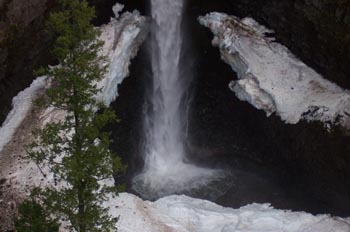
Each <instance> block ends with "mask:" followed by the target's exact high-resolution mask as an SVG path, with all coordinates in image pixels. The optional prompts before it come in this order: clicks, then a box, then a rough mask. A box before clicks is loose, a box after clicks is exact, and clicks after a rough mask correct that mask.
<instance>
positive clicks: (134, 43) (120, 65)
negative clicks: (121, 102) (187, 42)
mask: <svg viewBox="0 0 350 232" xmlns="http://www.w3.org/2000/svg"><path fill="white" fill-rule="evenodd" d="M113 9H114V12H115V14H116V17H119V11H121V10H122V9H123V5H121V4H116V5H115V6H114V8H113ZM100 29H101V32H102V33H101V36H100V39H101V40H102V41H104V42H105V43H104V46H103V49H102V51H101V55H103V56H106V57H107V63H106V65H107V66H108V68H107V73H106V75H105V77H104V78H103V79H102V80H101V81H100V82H99V83H98V87H99V88H101V89H102V91H101V93H99V95H98V96H97V98H98V99H99V100H100V101H101V102H103V103H104V104H105V105H107V106H108V105H109V104H110V103H111V102H112V101H114V100H115V98H116V97H117V95H118V84H120V83H121V82H122V81H123V80H124V78H126V77H127V76H128V75H129V65H130V60H131V59H132V58H134V57H135V56H136V54H137V51H138V48H139V47H140V45H141V43H142V42H143V40H144V39H145V36H146V34H147V20H146V17H144V16H141V15H140V13H139V12H138V11H134V12H133V13H130V12H125V13H123V14H122V15H121V16H120V18H112V19H111V22H110V23H108V24H107V25H103V26H101V28H100ZM46 80H47V78H46V77H45V76H43V77H38V78H37V79H36V80H34V82H33V83H32V84H31V86H30V87H28V88H26V89H25V90H23V91H22V92H20V93H19V94H18V95H17V96H16V97H14V98H13V100H12V110H11V111H10V113H9V114H8V115H7V118H6V120H5V121H4V123H3V124H2V126H1V128H0V135H1V136H0V152H1V151H2V150H3V148H4V146H5V145H6V144H7V143H8V142H9V141H10V140H11V138H12V136H13V135H14V133H15V131H16V129H17V128H18V126H19V125H20V124H21V123H22V122H23V120H24V118H25V117H26V116H27V114H28V113H29V110H30V109H31V107H32V101H33V100H34V99H35V98H36V97H37V96H38V94H39V93H42V92H43V90H44V89H45V87H47V82H46Z"/></svg>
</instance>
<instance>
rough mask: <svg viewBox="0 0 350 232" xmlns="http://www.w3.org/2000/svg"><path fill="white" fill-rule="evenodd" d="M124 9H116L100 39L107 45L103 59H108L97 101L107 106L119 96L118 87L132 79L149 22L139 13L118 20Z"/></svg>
mask: <svg viewBox="0 0 350 232" xmlns="http://www.w3.org/2000/svg"><path fill="white" fill-rule="evenodd" d="M123 8H124V6H123V5H121V4H119V3H117V4H116V5H115V6H114V7H113V12H114V14H115V18H112V19H111V21H110V23H108V24H107V25H103V26H101V27H100V29H101V31H102V34H101V37H100V39H101V40H102V41H104V42H105V44H104V46H103V51H102V55H104V56H107V58H108V62H109V64H108V70H107V75H106V77H105V78H104V79H102V81H101V82H100V83H99V87H100V88H102V91H101V93H100V94H99V96H98V99H99V100H100V101H101V102H103V103H104V104H105V105H109V104H110V103H112V102H113V101H114V100H115V99H116V97H117V96H118V85H119V84H120V83H121V82H122V81H123V80H124V78H125V77H127V76H129V66H130V61H131V60H132V58H134V57H135V56H136V54H137V52H138V50H139V48H140V45H141V44H142V42H143V41H144V39H145V38H146V35H147V32H148V25H147V24H148V23H147V18H146V17H144V16H141V15H140V13H139V12H138V11H137V10H134V11H133V12H132V13H130V12H125V13H123V14H122V15H121V16H120V17H119V13H120V11H122V10H123Z"/></svg>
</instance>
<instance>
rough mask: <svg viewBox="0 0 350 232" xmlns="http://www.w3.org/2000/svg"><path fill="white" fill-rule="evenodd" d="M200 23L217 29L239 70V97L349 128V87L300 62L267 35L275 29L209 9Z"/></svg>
mask: <svg viewBox="0 0 350 232" xmlns="http://www.w3.org/2000/svg"><path fill="white" fill-rule="evenodd" d="M199 22H200V23H201V24H202V25H204V26H206V27H208V28H209V29H210V30H211V31H212V32H213V33H214V36H215V37H214V40H213V45H214V46H218V47H219V48H220V51H221V58H222V59H223V60H224V61H225V62H226V63H228V64H229V65H231V67H232V69H233V70H234V71H235V72H237V74H238V79H239V80H237V81H232V82H231V84H230V88H231V89H232V91H234V92H235V94H236V96H237V97H238V98H239V99H240V100H242V101H247V102H249V103H250V104H252V105H253V106H254V107H255V108H257V109H261V110H264V111H265V112H266V114H267V115H268V116H269V115H271V114H272V113H276V114H277V115H279V116H280V117H281V119H282V120H283V121H285V122H286V123H291V124H295V123H298V122H299V121H300V120H302V119H305V120H307V121H321V122H323V123H324V124H325V125H326V126H330V125H334V124H340V125H342V126H344V127H346V128H348V129H350V92H349V91H348V90H344V89H342V88H340V87H339V86H337V85H336V84H334V83H332V82H330V81H328V80H326V79H324V78H323V77H322V76H320V75H319V74H318V73H316V72H315V71H314V70H313V69H311V68H310V67H308V66H306V65H305V64H304V63H302V62H301V61H299V60H298V59H297V58H296V57H295V56H294V55H293V54H292V53H291V52H290V51H289V50H288V49H287V48H286V47H284V46H282V45H281V44H278V43H276V42H273V40H274V38H271V37H267V36H266V35H265V33H271V32H272V31H270V30H268V29H267V28H265V27H264V26H262V25H259V24H258V23H257V22H256V21H254V20H253V19H252V18H244V19H239V18H237V17H235V16H229V15H227V14H224V13H217V12H214V13H210V14H207V15H206V16H204V17H199Z"/></svg>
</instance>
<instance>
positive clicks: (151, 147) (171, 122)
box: [133, 0, 223, 199]
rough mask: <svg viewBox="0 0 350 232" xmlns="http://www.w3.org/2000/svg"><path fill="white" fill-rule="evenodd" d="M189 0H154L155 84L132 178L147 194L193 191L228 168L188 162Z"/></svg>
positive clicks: (152, 53) (148, 196) (145, 194)
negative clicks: (185, 72) (184, 25)
mask: <svg viewBox="0 0 350 232" xmlns="http://www.w3.org/2000/svg"><path fill="white" fill-rule="evenodd" d="M183 1H184V0H151V11H152V17H153V19H154V24H155V25H154V26H153V30H152V33H153V34H152V47H151V49H152V51H151V58H152V71H153V80H152V82H153V86H152V90H151V93H150V96H149V97H150V102H149V103H148V104H149V105H150V106H151V109H150V110H147V113H145V141H146V144H145V150H144V161H145V166H144V170H143V171H142V173H141V174H139V175H138V176H136V177H135V178H134V180H133V188H134V190H135V191H137V192H138V193H139V194H140V195H142V196H143V197H144V198H148V199H154V198H157V197H161V196H165V195H169V194H174V193H189V192H191V191H193V190H198V189H199V188H201V187H203V186H204V185H206V184H207V183H208V182H212V181H213V180H217V179H218V178H219V179H220V178H222V176H223V172H222V171H219V170H212V169H206V168H200V167H197V166H194V165H191V164H188V163H186V156H185V148H184V138H185V132H184V128H185V125H186V123H187V116H185V115H187V114H186V113H185V112H184V111H185V110H184V108H185V107H186V105H187V104H188V102H186V100H185V95H186V93H187V91H188V89H187V86H188V83H189V82H190V81H191V80H190V79H191V78H190V77H183V76H181V75H180V68H181V67H180V57H181V47H182V38H183V37H182V33H181V19H182V10H183Z"/></svg>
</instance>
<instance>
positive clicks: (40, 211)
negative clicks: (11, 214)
mask: <svg viewBox="0 0 350 232" xmlns="http://www.w3.org/2000/svg"><path fill="white" fill-rule="evenodd" d="M15 227H16V231H17V232H29V231H30V232H57V231H58V228H59V226H58V223H57V221H55V220H52V219H51V218H50V217H49V215H47V213H46V212H45V210H44V208H43V207H42V206H41V205H40V204H38V203H37V202H36V201H35V200H34V199H30V200H26V201H24V202H23V203H22V204H21V205H20V207H19V209H18V218H17V219H16V221H15Z"/></svg>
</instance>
